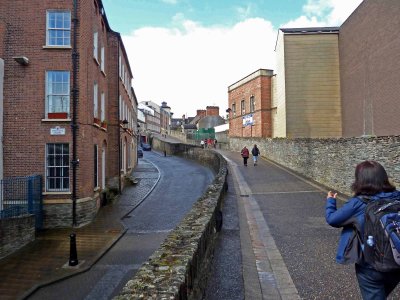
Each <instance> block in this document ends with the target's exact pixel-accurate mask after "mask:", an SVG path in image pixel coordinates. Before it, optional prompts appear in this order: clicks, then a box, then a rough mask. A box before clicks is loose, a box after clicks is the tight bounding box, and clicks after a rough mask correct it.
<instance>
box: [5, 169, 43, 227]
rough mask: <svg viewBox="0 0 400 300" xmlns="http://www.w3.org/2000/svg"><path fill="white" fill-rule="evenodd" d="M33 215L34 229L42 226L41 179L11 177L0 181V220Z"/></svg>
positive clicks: (38, 177) (35, 177)
mask: <svg viewBox="0 0 400 300" xmlns="http://www.w3.org/2000/svg"><path fill="white" fill-rule="evenodd" d="M26 214H34V215H35V227H36V228H37V229H40V228H42V225H43V203H42V177H41V176H40V175H33V176H23V177H11V178H5V179H2V180H0V219H7V218H14V217H18V216H22V215H26Z"/></svg>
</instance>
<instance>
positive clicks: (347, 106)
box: [339, 0, 400, 137]
mask: <svg viewBox="0 0 400 300" xmlns="http://www.w3.org/2000/svg"><path fill="white" fill-rule="evenodd" d="M399 15H400V2H399V1H398V0H385V1H376V0H364V1H363V2H362V3H361V4H360V6H359V7H358V8H357V9H356V10H355V12H353V14H352V15H351V16H350V17H349V18H348V19H347V20H346V22H345V23H344V24H343V25H342V26H341V27H340V33H339V57H340V84H341V98H342V127H343V135H344V136H345V137H351V136H361V135H363V134H367V135H371V134H372V135H377V136H383V135H399V134H400V118H399V115H400V105H399V94H400V83H399V82H400V81H399V69H400V59H399V49H400V36H399V34H398V28H399V27H400V18H399Z"/></svg>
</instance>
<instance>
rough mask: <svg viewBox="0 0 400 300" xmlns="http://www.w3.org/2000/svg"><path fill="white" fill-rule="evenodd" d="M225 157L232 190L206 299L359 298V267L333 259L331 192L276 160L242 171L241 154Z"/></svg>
mask: <svg viewBox="0 0 400 300" xmlns="http://www.w3.org/2000/svg"><path fill="white" fill-rule="evenodd" d="M221 153H222V154H223V155H225V156H226V158H227V159H228V161H229V165H230V173H229V177H230V179H229V180H230V182H231V184H230V186H229V194H228V197H227V198H226V199H225V203H224V210H226V212H224V222H225V223H224V226H223V230H222V234H221V235H220V236H219V240H218V243H217V245H218V247H217V249H216V251H215V260H214V266H213V273H212V275H211V276H210V278H212V280H211V281H209V285H208V289H207V294H206V297H205V299H226V300H228V299H229V300H232V299H251V300H253V299H299V298H301V299H340V300H341V299H361V296H360V294H359V290H358V284H357V281H356V278H355V272H354V266H353V265H348V266H343V265H339V264H336V263H335V261H334V258H335V254H336V247H337V242H338V238H339V234H340V230H339V229H335V228H332V227H330V226H328V225H327V224H326V222H325V219H324V215H325V196H326V190H325V189H323V188H321V187H320V186H317V185H314V184H312V183H311V182H308V181H305V180H304V179H303V178H301V177H298V176H296V175H295V174H293V173H291V172H288V171H287V170H285V169H282V168H280V167H279V166H277V165H275V164H273V163H271V162H268V161H265V160H261V161H260V162H259V165H258V166H255V167H254V166H252V165H251V164H249V166H248V167H244V166H243V165H242V159H241V157H240V155H239V154H238V153H232V152H225V151H221ZM235 202H236V203H235ZM232 206H233V207H235V206H236V207H237V213H231V209H230V207H232ZM237 219H238V220H237ZM227 222H228V225H226V226H225V224H226V223H227ZM232 222H233V224H234V226H232ZM238 226H239V228H240V230H238ZM238 231H239V232H240V239H241V243H238V240H237V238H236V237H235V236H234V233H235V234H237V233H238ZM246 241H247V242H246ZM238 253H240V254H241V255H240V256H241V257H238ZM239 269H240V275H241V276H243V283H241V281H240V279H238V278H237V277H236V276H235V275H234V273H235V272H236V273H238V272H239ZM232 279H233V280H234V283H233V285H234V286H233V287H232ZM235 283H236V284H237V285H239V287H240V286H241V285H242V284H243V287H244V291H240V288H239V290H237V289H235ZM391 299H400V289H399V288H397V290H396V291H395V293H393V295H392V297H391Z"/></svg>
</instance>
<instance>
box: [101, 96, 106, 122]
mask: <svg viewBox="0 0 400 300" xmlns="http://www.w3.org/2000/svg"><path fill="white" fill-rule="evenodd" d="M100 101H101V104H100V117H101V121H102V122H103V121H105V119H106V111H105V107H106V106H105V102H106V95H105V94H104V92H102V93H101V100H100Z"/></svg>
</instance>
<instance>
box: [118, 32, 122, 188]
mask: <svg viewBox="0 0 400 300" xmlns="http://www.w3.org/2000/svg"><path fill="white" fill-rule="evenodd" d="M119 43H120V39H119V36H118V64H117V68H118V69H117V73H118V76H117V96H118V120H117V128H118V135H117V136H118V173H117V174H118V192H119V193H120V194H121V193H122V187H121V129H120V128H119V120H121V107H120V104H121V103H120V102H121V101H119V99H120V94H119V75H120V74H119V70H120V63H119V61H120V60H119V56H120V45H119ZM121 63H122V57H121ZM121 100H122V98H121Z"/></svg>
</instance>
